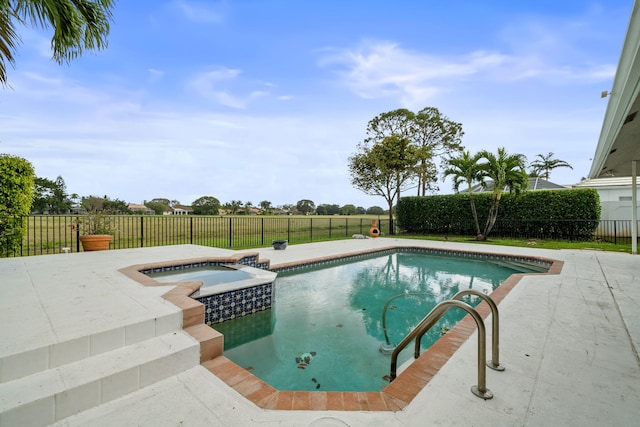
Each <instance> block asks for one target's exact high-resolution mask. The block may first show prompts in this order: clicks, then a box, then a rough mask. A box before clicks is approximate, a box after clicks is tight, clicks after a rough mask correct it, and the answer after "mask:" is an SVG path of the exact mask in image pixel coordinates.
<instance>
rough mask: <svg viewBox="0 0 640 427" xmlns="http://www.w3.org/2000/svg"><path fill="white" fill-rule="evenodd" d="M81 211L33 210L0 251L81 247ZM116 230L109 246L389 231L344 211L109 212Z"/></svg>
mask: <svg viewBox="0 0 640 427" xmlns="http://www.w3.org/2000/svg"><path fill="white" fill-rule="evenodd" d="M81 218H82V215H80V216H78V215H32V216H29V217H28V218H27V219H26V233H25V236H24V238H23V239H22V244H21V245H20V247H19V248H17V249H15V250H7V248H0V255H1V256H5V257H10V256H29V255H45V254H55V253H64V252H80V251H82V246H81V244H80V227H79V225H80V222H81ZM111 218H112V220H113V223H114V225H115V229H116V232H115V234H114V235H113V239H112V240H111V244H110V249H125V248H141V247H150V246H167V245H179V244H194V245H202V246H212V247H219V248H229V249H243V248H252V247H261V246H270V245H271V244H272V241H273V240H288V241H289V243H290V244H296V243H310V242H318V241H323V240H337V239H345V238H351V237H352V236H353V235H354V234H363V235H367V234H368V233H369V229H370V228H371V225H372V224H371V223H372V221H373V220H375V221H376V224H377V227H378V228H379V230H380V231H381V232H382V234H389V219H388V218H387V219H385V218H382V217H348V216H222V217H221V216H200V215H189V216H186V215H166V216H156V215H114V216H112V217H111Z"/></svg>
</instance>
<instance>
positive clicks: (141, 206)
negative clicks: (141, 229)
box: [127, 203, 148, 210]
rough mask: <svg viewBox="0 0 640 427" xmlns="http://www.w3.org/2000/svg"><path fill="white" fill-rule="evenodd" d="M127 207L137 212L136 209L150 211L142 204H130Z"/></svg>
mask: <svg viewBox="0 0 640 427" xmlns="http://www.w3.org/2000/svg"><path fill="white" fill-rule="evenodd" d="M127 207H128V208H129V209H133V210H135V209H145V210H146V209H148V208H147V207H146V206H145V205H140V204H136V203H129V204H128V205H127Z"/></svg>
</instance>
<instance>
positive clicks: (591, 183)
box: [572, 176, 631, 188]
mask: <svg viewBox="0 0 640 427" xmlns="http://www.w3.org/2000/svg"><path fill="white" fill-rule="evenodd" d="M572 187H573V188H596V187H631V177H630V176H622V177H615V178H594V179H585V180H583V181H580V182H579V183H577V184H574V185H572Z"/></svg>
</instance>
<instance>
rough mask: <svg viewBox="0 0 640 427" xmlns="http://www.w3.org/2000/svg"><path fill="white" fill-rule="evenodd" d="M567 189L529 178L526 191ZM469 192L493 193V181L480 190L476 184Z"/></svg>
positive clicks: (542, 180) (539, 179)
mask: <svg viewBox="0 0 640 427" xmlns="http://www.w3.org/2000/svg"><path fill="white" fill-rule="evenodd" d="M567 188H568V187H565V186H563V185H558V184H555V183H553V182H551V181H547V180H546V179H543V178H529V187H528V188H527V190H529V191H538V190H566V189H567ZM471 191H473V192H474V193H487V192H488V193H490V192H492V191H493V181H487V182H486V188H482V186H481V185H480V184H476V185H474V186H473V187H471Z"/></svg>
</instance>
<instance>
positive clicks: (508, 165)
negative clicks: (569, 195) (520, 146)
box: [478, 147, 529, 240]
mask: <svg viewBox="0 0 640 427" xmlns="http://www.w3.org/2000/svg"><path fill="white" fill-rule="evenodd" d="M478 156H479V157H480V159H484V160H486V162H484V163H480V164H479V168H480V170H481V172H480V173H481V174H482V175H483V177H485V178H490V179H491V180H493V192H492V195H491V208H490V209H489V216H488V217H487V223H486V224H485V227H484V231H483V232H482V234H481V235H479V236H478V237H479V238H478V240H487V235H488V234H489V233H490V232H491V229H492V228H493V226H494V224H495V223H496V219H497V218H498V208H499V206H500V199H501V198H502V193H503V192H504V190H505V189H508V190H509V191H510V192H514V193H515V194H516V195H518V194H519V193H520V192H521V191H523V190H526V188H527V186H528V185H529V177H528V175H527V171H526V169H525V164H526V161H527V159H526V157H525V156H524V155H522V154H509V153H507V150H506V149H505V148H504V147H500V148H498V153H497V155H495V154H493V153H490V152H489V151H487V150H483V151H481V152H479V153H478Z"/></svg>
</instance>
